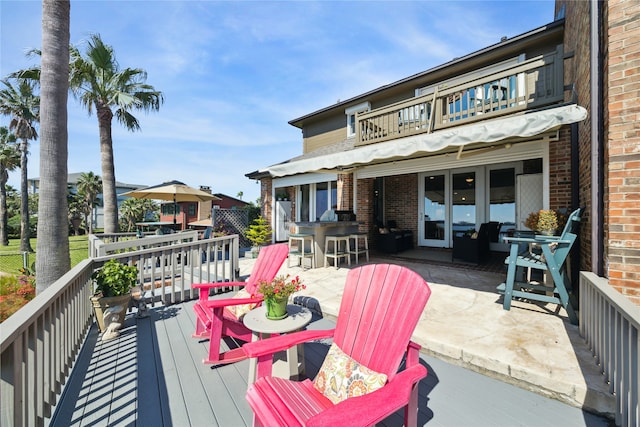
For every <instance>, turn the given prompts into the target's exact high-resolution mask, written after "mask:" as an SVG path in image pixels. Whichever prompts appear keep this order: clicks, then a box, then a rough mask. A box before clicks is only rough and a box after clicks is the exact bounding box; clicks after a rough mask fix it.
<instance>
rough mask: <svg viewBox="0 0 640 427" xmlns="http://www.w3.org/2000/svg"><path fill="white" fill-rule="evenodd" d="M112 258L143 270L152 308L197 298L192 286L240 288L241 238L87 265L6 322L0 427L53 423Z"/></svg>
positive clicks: (0, 337)
mask: <svg viewBox="0 0 640 427" xmlns="http://www.w3.org/2000/svg"><path fill="white" fill-rule="evenodd" d="M119 240H122V239H119ZM144 240H145V239H139V240H138V241H137V243H140V242H144ZM132 242H133V241H132ZM134 243H135V242H134ZM132 244H133V243H132ZM111 258H116V259H119V260H121V261H122V262H126V263H128V264H129V265H136V266H138V271H139V274H140V276H139V277H140V283H141V285H142V287H143V288H144V289H145V294H144V297H145V299H146V300H147V301H148V302H150V303H154V302H156V301H159V300H161V301H163V302H164V303H165V304H170V303H172V302H177V301H185V300H189V299H192V298H197V297H198V293H197V292H195V291H194V290H193V289H192V286H191V285H192V284H194V283H206V282H213V281H221V282H224V281H237V279H238V277H237V276H238V265H239V264H238V263H239V248H238V236H237V235H232V236H225V237H219V238H213V239H206V240H198V241H192V242H187V243H179V244H174V245H172V246H164V247H155V248H147V249H142V250H137V251H132V252H124V253H118V254H113V255H109V256H104V257H100V258H89V259H86V260H84V261H82V262H80V263H79V264H78V265H76V266H75V267H74V268H72V269H71V270H70V271H69V272H68V273H67V274H65V275H64V276H62V277H61V278H60V279H59V280H57V281H56V282H55V283H53V284H52V285H51V286H50V287H48V288H47V289H46V290H44V291H43V292H42V293H40V294H38V295H37V296H36V297H35V298H34V299H33V300H31V301H30V302H29V303H28V304H27V305H25V306H24V307H22V308H21V309H20V310H18V311H17V312H16V313H15V314H13V315H12V316H11V317H9V318H8V319H7V320H5V321H4V322H3V323H2V327H0V366H1V368H0V399H1V400H0V425H2V426H16V427H20V426H41V425H45V423H46V420H47V419H48V418H50V417H51V415H52V413H51V411H52V408H53V407H54V406H55V404H56V402H57V401H58V398H59V397H60V393H61V391H62V389H63V386H64V384H65V383H66V381H67V378H68V377H69V375H70V371H71V369H72V367H73V364H74V362H75V359H76V356H77V355H78V353H79V351H80V349H81V348H82V345H83V343H84V340H85V338H86V336H87V333H88V331H89V328H90V327H91V325H92V323H93V317H94V314H93V309H92V308H91V303H90V297H91V296H92V294H93V285H92V282H91V274H92V273H93V271H95V270H96V269H97V268H99V267H101V266H102V264H104V262H106V261H107V260H109V259H111Z"/></svg>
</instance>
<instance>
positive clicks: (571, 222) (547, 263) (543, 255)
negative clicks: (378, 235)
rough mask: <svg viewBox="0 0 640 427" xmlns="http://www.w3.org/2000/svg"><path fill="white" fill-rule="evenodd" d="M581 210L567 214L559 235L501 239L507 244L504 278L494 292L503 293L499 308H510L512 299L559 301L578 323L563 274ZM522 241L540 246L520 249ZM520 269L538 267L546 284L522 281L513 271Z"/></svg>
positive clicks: (576, 232) (565, 273) (565, 276)
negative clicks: (527, 249)
mask: <svg viewBox="0 0 640 427" xmlns="http://www.w3.org/2000/svg"><path fill="white" fill-rule="evenodd" d="M581 213H582V209H576V210H575V211H573V212H572V213H571V215H569V218H568V220H567V224H566V226H565V228H564V230H563V231H562V234H561V235H560V236H543V235H535V236H534V237H533V238H530V237H507V238H505V240H507V241H508V242H509V243H511V251H510V253H509V257H507V259H506V260H505V263H506V264H508V268H507V280H506V282H504V283H501V284H500V285H498V292H500V293H502V294H504V301H503V307H504V309H505V310H509V309H510V308H511V300H512V299H513V298H524V299H528V300H533V301H542V302H548V303H553V304H560V305H562V306H563V307H564V309H565V310H566V311H567V315H568V316H569V320H570V321H571V323H573V324H577V323H578V317H577V316H576V312H575V309H574V307H573V305H572V304H571V301H570V300H569V291H570V290H571V281H570V279H569V277H568V275H567V269H566V260H567V257H568V255H569V253H570V251H571V247H572V246H573V244H574V242H575V241H576V237H577V234H578V227H579V225H580V216H581ZM523 243H524V244H527V245H528V244H535V245H536V246H537V247H539V248H540V252H539V253H532V252H529V251H527V252H524V253H523V252H521V251H520V248H521V245H522V244H523ZM523 268H529V269H532V270H541V271H542V272H543V273H546V275H547V276H548V277H549V278H550V279H551V280H550V281H549V280H547V283H540V282H535V281H529V280H523V279H522V278H521V277H518V276H519V275H518V274H517V272H518V271H519V270H521V269H523Z"/></svg>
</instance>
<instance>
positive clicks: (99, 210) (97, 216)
mask: <svg viewBox="0 0 640 427" xmlns="http://www.w3.org/2000/svg"><path fill="white" fill-rule="evenodd" d="M80 175H82V172H80V173H70V174H69V175H67V186H68V187H69V191H71V192H72V193H74V194H75V193H77V191H78V179H79V178H80ZM27 185H28V191H29V194H36V193H38V191H39V190H40V177H38V178H31V179H28V180H27ZM142 187H146V185H142V184H125V183H123V182H119V181H116V194H117V195H118V209H119V208H120V204H122V202H123V201H124V200H126V199H127V197H123V196H120V194H122V193H126V192H127V191H131V190H136V189H138V188H142ZM103 206H104V204H103V201H102V193H100V194H98V206H96V207H95V208H94V209H93V213H92V215H91V221H92V223H93V228H94V229H95V228H104V207H103Z"/></svg>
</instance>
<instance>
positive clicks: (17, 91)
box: [0, 79, 40, 252]
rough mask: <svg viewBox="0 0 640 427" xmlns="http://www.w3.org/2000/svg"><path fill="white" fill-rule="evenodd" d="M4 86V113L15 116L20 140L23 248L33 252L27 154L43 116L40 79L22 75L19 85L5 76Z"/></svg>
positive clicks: (0, 108)
mask: <svg viewBox="0 0 640 427" xmlns="http://www.w3.org/2000/svg"><path fill="white" fill-rule="evenodd" d="M2 84H3V85H4V88H3V89H2V90H0V113H2V114H4V115H6V116H11V121H10V122H9V130H13V132H14V134H15V135H16V138H18V139H19V140H20V172H21V173H20V197H21V201H22V203H21V209H20V251H22V252H33V249H32V248H31V244H30V243H29V237H30V236H29V192H28V185H27V177H28V174H27V158H28V155H29V140H30V139H37V138H38V132H37V131H36V128H35V126H34V123H35V122H38V121H39V120H40V97H39V96H38V95H35V94H34V90H35V87H36V84H37V83H36V82H34V81H32V80H29V79H19V80H18V82H17V85H18V87H16V86H14V85H13V83H12V82H11V81H9V80H8V79H4V80H2Z"/></svg>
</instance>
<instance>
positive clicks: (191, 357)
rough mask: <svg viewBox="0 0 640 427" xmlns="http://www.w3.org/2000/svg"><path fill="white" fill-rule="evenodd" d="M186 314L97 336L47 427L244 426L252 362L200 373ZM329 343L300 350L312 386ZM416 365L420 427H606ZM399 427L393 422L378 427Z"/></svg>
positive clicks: (162, 314) (492, 385)
mask: <svg viewBox="0 0 640 427" xmlns="http://www.w3.org/2000/svg"><path fill="white" fill-rule="evenodd" d="M192 305H193V302H186V303H181V304H176V305H172V306H167V307H164V306H156V307H153V308H152V309H150V311H149V313H150V316H149V317H148V318H144V319H136V318H135V316H133V315H131V314H129V315H128V318H127V321H126V322H125V325H124V328H123V330H122V331H121V332H122V333H121V336H120V337H119V338H118V339H117V340H113V341H108V342H104V343H103V342H101V341H99V340H98V333H97V330H96V329H95V327H94V328H93V329H92V330H91V331H90V333H89V335H88V339H87V342H86V344H85V346H84V347H83V349H82V351H81V353H80V355H79V358H78V361H77V363H76V366H75V367H74V371H73V374H72V376H71V378H70V379H69V382H68V384H67V387H66V388H65V390H64V393H63V395H62V396H61V400H60V402H59V404H58V406H57V407H56V408H55V413H54V416H53V418H52V420H51V423H50V425H52V426H121V425H122V426H124V425H126V426H196V427H197V426H224V427H236V426H238V427H242V426H250V425H251V418H252V413H251V410H250V408H249V405H248V403H247V401H246V399H245V393H246V388H247V374H248V366H249V362H248V361H247V360H245V361H241V362H237V363H233V364H229V365H220V366H217V367H211V365H205V364H203V363H202V359H203V358H204V357H206V355H207V351H208V345H207V344H208V343H207V341H206V340H201V339H195V338H192V337H191V334H192V333H193V331H194V330H195V316H194V314H193V310H192ZM331 327H333V322H332V321H331V320H328V319H323V318H321V317H319V316H317V315H314V318H313V320H312V323H311V324H310V325H309V328H313V329H329V328H331ZM330 342H331V341H330V340H321V341H320V342H313V343H307V344H305V359H306V374H307V375H308V376H309V377H312V378H313V377H314V376H315V374H316V372H317V371H318V369H319V366H320V364H321V363H322V360H323V358H324V355H325V354H326V352H327V350H328V346H329V344H330ZM231 344H232V345H234V343H231ZM225 346H226V344H223V347H225ZM422 363H423V364H424V365H425V366H426V367H427V368H428V370H429V375H428V377H427V378H426V379H424V380H423V381H421V383H420V385H419V412H418V425H427V426H429V427H436V426H453V425H460V426H467V425H473V426H513V425H519V426H525V427H527V426H531V427H533V426H541V425H563V426H568V427H572V426H575V427H584V426H590V427H601V426H602V427H605V426H608V423H607V420H605V419H604V418H600V417H597V416H595V415H592V414H587V413H585V412H583V411H581V410H580V409H579V408H573V407H570V406H568V405H565V404H563V403H560V402H558V401H555V400H552V399H548V398H545V397H542V396H540V395H537V394H534V393H531V392H528V391H526V390H523V389H520V388H517V387H514V386H512V385H508V384H505V383H502V382H500V381H498V380H495V379H492V378H489V377H486V376H484V375H481V374H478V373H476V372H472V371H468V370H466V369H464V368H461V367H458V366H454V365H451V364H448V363H446V362H443V361H440V360H437V359H434V358H430V357H424V356H423V357H422ZM401 425H402V416H401V415H400V414H399V413H397V414H394V415H393V416H391V417H389V418H387V419H386V420H384V422H382V423H380V426H385V427H399V426H401Z"/></svg>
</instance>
